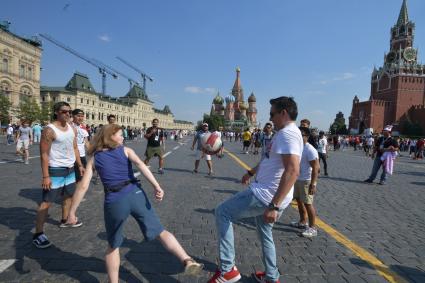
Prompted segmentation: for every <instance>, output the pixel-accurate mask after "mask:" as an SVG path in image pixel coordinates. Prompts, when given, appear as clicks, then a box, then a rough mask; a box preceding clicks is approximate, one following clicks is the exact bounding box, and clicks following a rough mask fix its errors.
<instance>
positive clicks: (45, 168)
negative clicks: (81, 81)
mask: <svg viewBox="0 0 425 283" xmlns="http://www.w3.org/2000/svg"><path fill="white" fill-rule="evenodd" d="M70 116H71V107H70V105H69V104H68V103H66V102H58V103H56V104H55V105H54V119H55V120H54V121H53V122H52V123H51V124H49V125H47V126H46V128H45V129H44V130H43V132H42V136H41V141H40V155H41V156H40V157H41V170H42V173H43V179H42V187H43V199H42V202H41V204H40V206H39V208H38V210H37V218H36V227H35V234H34V236H33V241H32V242H33V244H34V245H35V246H36V247H37V248H40V249H44V248H47V247H49V246H50V245H51V242H50V241H49V239H48V238H47V236H46V235H45V234H44V232H43V227H44V222H45V221H46V217H47V214H48V210H49V207H50V205H51V203H52V202H54V201H55V200H56V199H57V198H58V197H59V196H61V197H63V201H62V221H61V224H60V225H59V227H60V228H66V227H79V226H81V225H82V223H81V222H80V221H77V222H75V223H74V224H67V223H66V219H67V218H68V214H69V209H70V207H71V202H72V195H73V194H74V191H75V181H76V180H75V171H74V163H76V164H77V167H78V170H79V173H80V174H81V175H83V174H84V167H83V165H82V163H81V160H80V154H79V152H78V148H77V140H76V136H77V132H76V130H75V129H74V128H73V127H72V126H71V125H70V124H69V122H70Z"/></svg>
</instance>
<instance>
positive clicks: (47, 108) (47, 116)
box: [38, 101, 54, 123]
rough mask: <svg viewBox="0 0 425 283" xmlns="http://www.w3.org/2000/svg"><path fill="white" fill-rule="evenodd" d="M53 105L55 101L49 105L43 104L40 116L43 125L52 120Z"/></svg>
mask: <svg viewBox="0 0 425 283" xmlns="http://www.w3.org/2000/svg"><path fill="white" fill-rule="evenodd" d="M53 105H54V103H53V101H49V102H48V103H43V104H42V105H41V109H40V114H39V116H38V120H39V121H40V122H41V123H46V122H49V121H50V120H51V119H52V115H53Z"/></svg>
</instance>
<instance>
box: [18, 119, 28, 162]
mask: <svg viewBox="0 0 425 283" xmlns="http://www.w3.org/2000/svg"><path fill="white" fill-rule="evenodd" d="M31 144H32V129H31V127H30V122H29V121H28V120H24V121H23V122H22V126H20V127H19V129H18V134H17V136H16V154H17V155H20V156H22V161H23V162H24V163H25V164H26V165H28V164H30V162H29V157H30V151H29V146H30V145H31Z"/></svg>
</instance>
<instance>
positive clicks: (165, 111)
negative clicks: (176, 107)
mask: <svg viewBox="0 0 425 283" xmlns="http://www.w3.org/2000/svg"><path fill="white" fill-rule="evenodd" d="M162 111H164V113H167V114H168V113H170V114H171V109H170V106H168V105H165V106H164V109H163V110H162Z"/></svg>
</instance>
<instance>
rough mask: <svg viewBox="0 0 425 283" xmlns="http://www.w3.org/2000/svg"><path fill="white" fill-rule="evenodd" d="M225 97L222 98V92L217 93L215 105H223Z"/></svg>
mask: <svg viewBox="0 0 425 283" xmlns="http://www.w3.org/2000/svg"><path fill="white" fill-rule="evenodd" d="M223 102H224V100H223V97H221V96H220V92H218V93H217V95H216V97H214V99H213V104H223Z"/></svg>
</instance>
